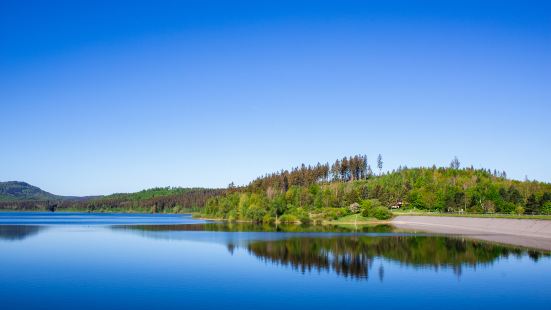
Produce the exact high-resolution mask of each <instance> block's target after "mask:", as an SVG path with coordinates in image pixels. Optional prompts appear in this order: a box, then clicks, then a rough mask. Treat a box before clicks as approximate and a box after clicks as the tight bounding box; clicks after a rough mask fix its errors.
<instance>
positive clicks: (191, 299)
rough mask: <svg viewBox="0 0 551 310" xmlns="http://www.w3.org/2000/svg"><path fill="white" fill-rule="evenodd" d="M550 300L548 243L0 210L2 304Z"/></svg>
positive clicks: (445, 304)
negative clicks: (539, 246)
mask: <svg viewBox="0 0 551 310" xmlns="http://www.w3.org/2000/svg"><path fill="white" fill-rule="evenodd" d="M437 306H438V307H442V308H445V309H465V308H470V309H479V308H484V309H488V308H490V309H497V308H499V309H518V308H520V307H523V308H526V307H534V309H551V258H550V256H549V253H546V252H541V251H537V250H526V249H520V248H515V247H509V246H503V245H498V244H493V243H488V242H481V241H472V240H468V239H462V238H460V237H446V236H438V235H420V234H409V233H403V232H401V233H395V232H393V229H392V227H389V226H377V227H363V228H361V229H353V230H350V229H348V228H339V227H323V228H316V227H296V226H287V227H285V226H283V227H281V226H280V227H277V228H275V227H267V226H264V227H262V226H252V225H226V224H217V223H205V222H203V221H196V220H193V219H191V218H190V217H187V216H173V215H89V214H78V213H72V214H57V213H56V214H44V213H42V214H40V213H26V214H21V213H3V214H2V213H0V309H126V308H129V309H130V308H132V309H201V308H203V309H206V308H208V309H212V308H229V307H232V308H235V309H259V308H262V309H285V308H293V309H327V308H337V307H339V308H348V307H351V308H352V307H354V308H357V307H361V308H368V307H386V308H403V307H407V308H418V309H429V308H433V307H437Z"/></svg>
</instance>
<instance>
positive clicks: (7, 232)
mask: <svg viewBox="0 0 551 310" xmlns="http://www.w3.org/2000/svg"><path fill="white" fill-rule="evenodd" d="M43 229H44V227H43V226H33V225H0V239H1V240H9V241H20V240H23V239H26V238H28V237H31V236H34V235H37V234H38V233H39V232H40V231H41V230H43Z"/></svg>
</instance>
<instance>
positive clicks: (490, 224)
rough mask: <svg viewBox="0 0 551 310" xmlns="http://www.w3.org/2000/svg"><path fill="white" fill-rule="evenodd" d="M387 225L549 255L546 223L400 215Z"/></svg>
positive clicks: (549, 225) (548, 223)
mask: <svg viewBox="0 0 551 310" xmlns="http://www.w3.org/2000/svg"><path fill="white" fill-rule="evenodd" d="M390 224H392V225H393V226H394V227H396V228H399V229H405V230H413V231H423V232H431V233H440V234H452V235H461V236H464V237H468V238H472V239H480V240H485V241H494V242H499V243H504V244H511V245H517V246H523V247H530V248H538V249H543V250H548V251H551V221H546V220H538V219H505V218H477V217H445V216H417V215H415V216H406V215H400V216H397V217H395V218H394V219H392V221H390Z"/></svg>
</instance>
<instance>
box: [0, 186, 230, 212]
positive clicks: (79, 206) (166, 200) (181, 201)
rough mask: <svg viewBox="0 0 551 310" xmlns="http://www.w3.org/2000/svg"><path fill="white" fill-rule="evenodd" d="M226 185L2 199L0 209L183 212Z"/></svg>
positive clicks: (196, 206)
mask: <svg viewBox="0 0 551 310" xmlns="http://www.w3.org/2000/svg"><path fill="white" fill-rule="evenodd" d="M224 192H225V190H224V189H206V188H171V187H159V188H153V189H148V190H143V191H140V192H137V193H129V194H113V195H109V196H103V197H95V198H91V199H83V200H46V201H13V202H0V209H4V210H23V211H84V212H144V213H182V212H190V211H196V210H198V209H199V208H202V207H203V206H204V205H205V203H206V201H207V200H208V199H210V198H212V197H214V196H216V195H221V194H223V193H224Z"/></svg>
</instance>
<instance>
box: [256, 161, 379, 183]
mask: <svg viewBox="0 0 551 310" xmlns="http://www.w3.org/2000/svg"><path fill="white" fill-rule="evenodd" d="M378 161H379V163H380V166H381V168H382V157H381V155H379V159H378ZM372 175H373V171H372V169H371V166H370V165H369V164H368V162H367V156H366V155H354V156H350V157H343V158H342V159H340V160H339V159H337V160H336V161H335V162H334V163H333V164H331V165H329V163H325V164H320V163H317V165H315V166H311V165H308V166H306V165H305V164H302V165H301V166H300V167H295V168H292V169H291V171H289V170H282V171H280V172H276V173H272V174H268V175H264V176H262V177H259V178H257V179H255V180H254V181H252V182H251V183H250V184H249V186H248V188H249V189H250V190H267V189H268V188H272V189H275V190H283V191H287V190H288V189H289V187H290V186H310V185H312V184H317V183H326V182H330V181H332V182H335V181H345V182H348V181H354V180H366V179H368V178H369V177H371V176H372Z"/></svg>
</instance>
